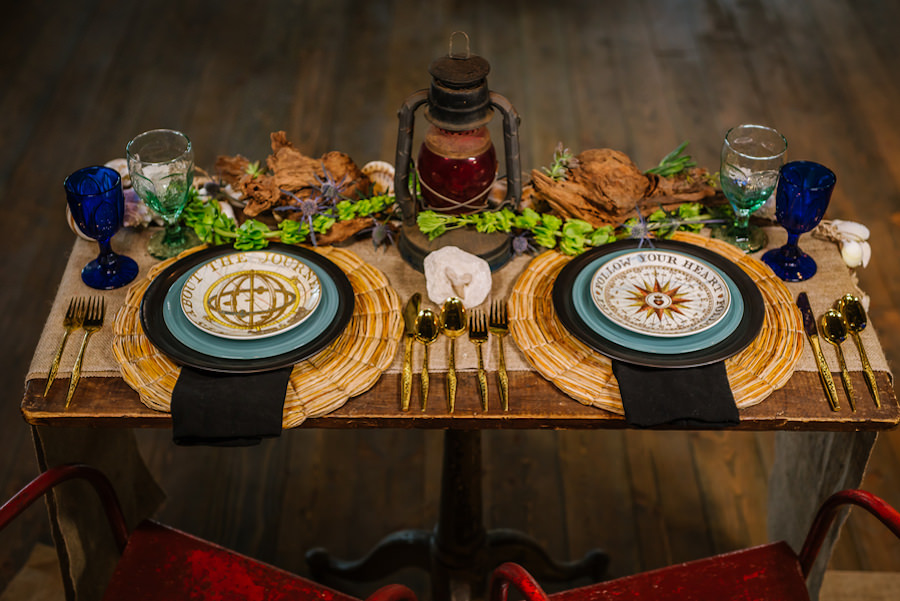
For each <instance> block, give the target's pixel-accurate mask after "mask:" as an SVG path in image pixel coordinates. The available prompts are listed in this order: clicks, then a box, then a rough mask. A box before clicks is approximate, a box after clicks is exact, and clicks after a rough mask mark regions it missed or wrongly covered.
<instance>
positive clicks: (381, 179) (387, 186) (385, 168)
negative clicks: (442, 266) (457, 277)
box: [362, 161, 443, 302]
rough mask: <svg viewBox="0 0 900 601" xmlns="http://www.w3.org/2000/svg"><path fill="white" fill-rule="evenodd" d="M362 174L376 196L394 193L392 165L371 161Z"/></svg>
mask: <svg viewBox="0 0 900 601" xmlns="http://www.w3.org/2000/svg"><path fill="white" fill-rule="evenodd" d="M362 172H363V174H364V175H365V176H366V177H368V178H369V179H370V180H371V181H372V184H373V190H372V192H373V193H374V194H376V195H379V194H393V193H394V166H393V165H391V164H390V163H388V162H385V161H369V162H368V163H366V164H365V165H363V168H362ZM442 302H443V301H442Z"/></svg>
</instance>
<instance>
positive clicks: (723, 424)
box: [612, 360, 740, 428]
mask: <svg viewBox="0 0 900 601" xmlns="http://www.w3.org/2000/svg"><path fill="white" fill-rule="evenodd" d="M612 371H613V375H615V376H616V380H618V382H619V391H620V392H621V393H622V404H623V405H624V407H625V421H627V422H628V423H629V424H630V425H632V426H635V427H638V428H650V427H653V426H663V425H668V426H684V427H701V428H727V427H729V426H736V425H737V424H738V423H739V421H740V418H739V416H738V410H737V406H736V405H735V404H734V395H733V394H732V393H731V386H729V385H728V376H727V374H726V373H725V363H723V362H722V361H719V362H717V363H711V364H709V365H704V366H701V367H686V368H679V369H663V368H657V367H644V366H641V365H634V364H632V363H624V362H622V361H616V360H613V362H612Z"/></svg>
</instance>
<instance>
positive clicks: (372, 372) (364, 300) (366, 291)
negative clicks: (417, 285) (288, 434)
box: [113, 246, 403, 428]
mask: <svg viewBox="0 0 900 601" xmlns="http://www.w3.org/2000/svg"><path fill="white" fill-rule="evenodd" d="M201 248H203V247H198V248H196V249H191V250H190V251H186V252H185V253H182V254H181V255H179V256H178V257H174V258H172V259H168V260H166V261H163V262H162V263H159V264H157V265H154V266H153V268H152V269H151V270H150V272H149V273H148V275H147V277H146V278H144V279H143V280H141V281H139V282H136V283H135V284H132V286H131V287H130V288H129V289H128V293H127V295H126V298H125V305H124V306H123V307H122V308H121V309H120V310H119V312H118V313H117V314H116V320H115V325H114V328H115V329H114V338H113V352H114V354H115V357H116V360H117V361H118V363H119V366H120V367H121V370H122V377H123V378H124V379H125V382H127V383H128V385H129V386H131V387H132V388H134V389H135V390H136V391H137V392H138V394H140V397H141V402H142V403H144V404H145V405H146V406H147V407H150V408H151V409H154V410H156V411H166V412H168V411H169V410H170V406H171V402H172V388H173V387H174V386H175V381H176V380H177V379H178V375H179V373H180V372H181V368H180V367H179V366H178V365H177V364H175V363H174V362H172V361H171V360H170V359H169V358H168V357H167V356H166V355H164V354H162V353H161V352H160V351H159V350H157V349H156V347H154V346H153V345H152V344H151V343H150V341H149V340H148V339H147V337H146V336H145V335H144V332H143V329H142V328H141V319H140V307H141V299H142V298H143V296H144V292H145V291H146V290H147V287H148V286H149V285H150V282H151V281H153V278H155V277H156V276H157V275H159V274H160V273H162V271H163V270H165V269H166V268H167V267H168V266H169V265H171V264H172V263H174V262H175V261H177V260H178V259H179V258H181V257H182V256H185V255H186V254H189V253H191V252H196V251H197V250H200V249H201ZM313 250H316V251H317V252H319V253H320V254H321V255H323V256H325V257H327V258H328V259H330V260H331V261H332V262H334V263H335V264H336V265H337V266H338V267H340V268H341V270H342V271H343V272H344V273H345V274H346V275H347V277H348V279H349V280H350V284H351V286H352V287H353V291H354V294H355V296H354V299H355V305H354V309H353V315H352V317H351V318H350V323H349V324H348V325H347V328H346V329H345V330H344V331H343V333H342V334H341V335H340V336H338V337H337V338H336V339H335V340H334V342H332V343H331V344H329V345H328V346H327V347H325V348H324V349H323V350H321V351H319V352H318V353H316V354H315V355H313V356H312V357H309V358H308V359H304V360H303V361H300V362H299V363H297V364H296V365H294V368H293V370H292V371H291V377H290V380H289V382H288V387H287V393H286V394H285V401H284V418H283V427H284V428H292V427H295V426H298V425H300V424H301V423H303V421H304V420H305V419H307V418H310V417H317V416H320V415H324V414H326V413H330V412H331V411H334V410H335V409H338V408H339V407H341V406H342V405H343V404H344V403H346V402H347V400H348V399H349V398H350V397H353V396H356V395H358V394H361V393H363V392H365V391H366V390H368V389H369V388H371V387H372V386H373V385H374V384H375V382H377V381H378V378H379V377H381V374H382V373H383V372H384V370H385V369H387V368H388V366H390V364H391V361H392V360H393V358H394V355H395V353H396V351H397V346H398V345H399V343H400V338H401V336H402V334H403V318H402V316H401V314H400V298H399V296H397V293H396V292H395V291H394V290H393V288H391V286H390V284H389V283H388V280H387V277H385V275H384V274H383V273H382V272H381V271H379V270H378V269H376V268H374V267H372V266H371V265H369V264H367V263H364V262H363V261H362V260H361V259H360V258H359V257H358V256H357V255H356V254H355V253H353V252H351V251H349V250H345V249H341V248H334V247H330V246H328V247H321V248H315V249H313Z"/></svg>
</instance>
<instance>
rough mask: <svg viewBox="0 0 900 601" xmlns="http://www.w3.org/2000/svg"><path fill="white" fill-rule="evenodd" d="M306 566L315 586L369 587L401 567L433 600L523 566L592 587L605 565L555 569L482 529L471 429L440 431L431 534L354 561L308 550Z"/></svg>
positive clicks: (594, 555)
mask: <svg viewBox="0 0 900 601" xmlns="http://www.w3.org/2000/svg"><path fill="white" fill-rule="evenodd" d="M306 560H307V563H308V564H309V567H310V572H311V574H312V576H313V578H316V579H323V578H328V577H337V578H340V579H344V580H350V581H371V580H377V579H380V578H384V577H386V576H388V575H390V574H391V573H393V572H395V571H397V570H400V569H401V568H405V567H418V568H421V569H423V570H426V571H428V572H429V574H430V575H431V588H432V598H433V599H434V600H435V601H449V600H450V599H454V600H455V599H468V598H471V597H479V598H480V597H483V596H484V593H485V591H486V585H487V579H488V577H489V576H490V573H491V571H492V570H493V569H494V568H495V567H497V566H498V565H500V564H501V563H503V562H506V561H515V562H517V563H520V564H522V565H523V566H525V568H526V569H528V570H529V571H530V572H531V573H532V574H534V575H535V576H536V577H537V578H538V579H542V578H543V579H546V580H553V581H568V580H575V579H577V578H584V577H589V578H591V579H593V580H594V581H598V580H601V579H602V578H603V577H604V576H605V574H606V569H607V566H608V564H609V558H608V557H607V555H606V554H605V553H604V552H602V551H599V550H597V551H591V552H589V553H588V554H587V555H585V557H584V558H582V559H580V560H577V561H571V562H558V561H555V560H553V559H551V558H550V556H549V555H548V554H547V552H546V551H544V549H542V548H541V547H540V545H538V544H537V542H536V541H534V540H533V539H531V538H529V537H527V536H526V535H525V534H523V533H521V532H518V531H515V530H507V529H498V530H491V531H490V532H488V531H487V530H486V529H485V527H484V521H483V519H482V497H481V432H480V431H478V430H447V431H446V432H445V434H444V459H443V471H442V473H441V499H440V508H439V510H438V523H437V525H436V526H435V528H434V531H431V532H429V531H427V530H403V531H400V532H395V533H393V534H391V535H389V536H387V537H385V538H384V539H382V540H381V542H379V543H378V544H377V545H376V546H375V548H374V549H373V550H372V551H371V552H370V553H369V554H368V555H366V556H365V557H363V558H362V559H359V560H351V561H344V560H338V559H334V558H332V557H330V556H329V555H328V553H327V552H326V551H325V550H324V549H312V550H310V551H309V552H308V553H307V555H306Z"/></svg>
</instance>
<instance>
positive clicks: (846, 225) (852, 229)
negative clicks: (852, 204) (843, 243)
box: [831, 219, 869, 242]
mask: <svg viewBox="0 0 900 601" xmlns="http://www.w3.org/2000/svg"><path fill="white" fill-rule="evenodd" d="M831 225H832V227H834V229H835V230H837V234H838V237H840V238H841V239H842V240H855V241H857V242H865V241H866V240H868V239H869V228H867V227H866V226H864V225H863V224H861V223H856V222H855V221H844V220H843V219H832V220H831Z"/></svg>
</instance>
